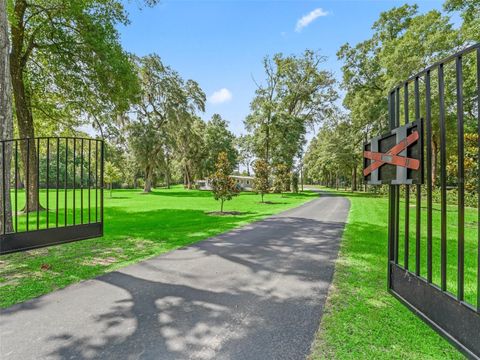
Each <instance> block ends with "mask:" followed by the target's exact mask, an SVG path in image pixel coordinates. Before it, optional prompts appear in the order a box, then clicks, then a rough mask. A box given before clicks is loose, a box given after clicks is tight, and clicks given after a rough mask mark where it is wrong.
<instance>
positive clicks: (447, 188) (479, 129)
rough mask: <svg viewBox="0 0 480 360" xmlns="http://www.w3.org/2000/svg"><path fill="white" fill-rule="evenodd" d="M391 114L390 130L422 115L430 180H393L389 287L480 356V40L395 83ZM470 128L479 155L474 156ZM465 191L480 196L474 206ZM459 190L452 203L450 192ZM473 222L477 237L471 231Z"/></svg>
mask: <svg viewBox="0 0 480 360" xmlns="http://www.w3.org/2000/svg"><path fill="white" fill-rule="evenodd" d="M467 67H468V77H467V75H466V74H467V72H466V71H465V69H466V68H467ZM472 75H473V78H472ZM412 88H413V98H412V96H411V92H412V91H411V90H412ZM410 105H413V109H411V107H409V106H410ZM411 115H413V116H414V117H415V119H411ZM389 119H390V128H391V130H393V129H396V128H398V127H399V126H403V125H405V124H408V123H410V122H411V121H413V120H414V121H417V122H420V123H421V122H422V120H423V122H424V130H422V131H424V133H423V135H424V136H423V139H424V144H425V145H424V150H425V155H426V156H425V158H424V160H422V167H425V175H426V178H425V179H424V184H421V183H420V184H416V185H408V183H407V185H390V186H389V222H388V227H389V235H388V236H389V241H388V245H389V248H388V258H389V262H388V289H389V291H390V292H391V293H392V294H393V295H394V296H396V297H397V298H398V299H399V300H401V301H402V302H403V303H404V304H405V305H407V306H408V307H409V308H410V309H412V310H413V311H414V312H415V313H416V314H418V315H419V316H420V317H421V318H422V319H423V320H424V321H426V322H427V323H428V324H429V325H431V326H432V327H433V328H434V329H435V330H437V331H438V332H439V333H440V334H442V335H443V336H445V337H446V338H447V339H448V340H449V341H451V342H452V344H454V345H455V346H456V347H457V348H458V349H459V350H461V351H462V352H463V353H464V354H465V355H467V356H468V357H470V358H474V359H480V225H479V223H480V215H479V208H480V196H479V194H480V135H479V134H480V44H476V45H474V46H471V47H469V48H467V49H465V50H463V51H461V52H459V53H457V54H455V55H452V56H450V57H448V58H446V59H444V60H442V61H440V62H438V63H436V64H434V65H432V66H430V67H428V68H427V69H425V70H424V71H422V72H420V73H418V74H416V75H415V76H413V77H411V78H410V79H408V80H407V81H405V82H404V83H402V84H401V85H399V86H397V87H396V88H395V89H393V90H392V91H391V92H390V94H389ZM466 135H468V136H469V137H470V138H469V140H468V141H469V145H468V146H469V147H468V151H470V152H472V147H473V148H474V155H475V156H474V157H473V158H472V153H469V154H468V156H469V157H468V159H467V158H466V139H467V138H466ZM475 136H476V140H474V141H475V142H474V143H473V145H472V140H471V139H472V137H473V138H474V139H475ZM436 155H438V156H439V159H437V157H436ZM406 156H407V155H406ZM472 159H473V160H472ZM435 164H438V170H437V171H436V172H434V169H435ZM466 164H467V165H468V169H467V168H466ZM472 166H473V169H474V170H473V172H472ZM452 169H453V170H452ZM467 171H468V175H469V176H470V178H468V179H466V174H467ZM452 174H453V175H452ZM472 174H473V175H472ZM472 177H473V180H472ZM434 178H435V179H438V183H439V186H438V185H436V186H434V184H433V179H434ZM466 180H468V181H469V182H468V184H469V187H468V189H467V188H466ZM472 183H473V184H474V187H473V188H472ZM466 192H467V195H468V196H470V197H472V196H476V199H477V200H476V201H475V203H476V204H473V205H472V204H471V202H470V205H469V206H470V207H471V208H469V209H468V213H467V212H466V202H465V196H466ZM413 193H414V194H413ZM437 194H439V198H440V199H439V204H438V203H437V199H434V196H436V195H437ZM412 195H413V196H412ZM454 195H455V196H456V199H455V202H454V204H452V202H448V201H447V197H449V198H450V197H453V196H454ZM434 200H435V201H434ZM412 202H414V204H412ZM475 206H476V210H475V208H474V207H475ZM413 211H415V214H413ZM474 211H476V214H477V215H476V219H475V220H476V221H472V218H471V216H472V215H471V214H472V212H474ZM452 214H453V215H452ZM467 215H468V216H469V219H470V220H469V222H466V216H467ZM436 219H438V220H439V225H440V226H439V229H438V230H437V229H436V226H434V222H435V220H436ZM422 220H423V221H424V222H422ZM452 224H453V225H455V224H456V226H452ZM449 225H450V226H451V227H450V228H449ZM467 226H468V231H469V233H468V234H470V235H471V234H472V232H473V231H476V238H472V236H470V237H469V238H466V231H465V229H466V227H467ZM452 229H455V230H452ZM437 233H438V234H437ZM436 235H439V237H437V236H436ZM413 256H414V261H411V260H412V257H413ZM473 279H474V280H475V281H474V280H473ZM466 280H467V281H466Z"/></svg>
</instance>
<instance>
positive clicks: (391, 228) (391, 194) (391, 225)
mask: <svg viewBox="0 0 480 360" xmlns="http://www.w3.org/2000/svg"><path fill="white" fill-rule="evenodd" d="M394 113H395V93H394V92H391V93H390V95H389V97H388V119H389V127H390V129H393V128H394V127H395V122H394ZM394 204H395V187H394V186H393V185H389V186H388V268H387V272H388V277H387V286H388V288H389V289H390V288H391V269H392V265H391V264H392V262H393V261H394V260H395V222H394V217H395V207H394Z"/></svg>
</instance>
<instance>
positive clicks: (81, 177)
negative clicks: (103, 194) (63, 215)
mask: <svg viewBox="0 0 480 360" xmlns="http://www.w3.org/2000/svg"><path fill="white" fill-rule="evenodd" d="M83 146H84V143H83V139H82V140H81V142H80V151H81V153H80V154H81V157H80V223H81V224H83V151H84V149H83Z"/></svg>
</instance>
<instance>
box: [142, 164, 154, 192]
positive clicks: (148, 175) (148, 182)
mask: <svg viewBox="0 0 480 360" xmlns="http://www.w3.org/2000/svg"><path fill="white" fill-rule="evenodd" d="M152 173H153V171H152V168H151V167H150V166H147V168H146V169H145V184H144V186H143V192H144V193H149V192H151V191H152Z"/></svg>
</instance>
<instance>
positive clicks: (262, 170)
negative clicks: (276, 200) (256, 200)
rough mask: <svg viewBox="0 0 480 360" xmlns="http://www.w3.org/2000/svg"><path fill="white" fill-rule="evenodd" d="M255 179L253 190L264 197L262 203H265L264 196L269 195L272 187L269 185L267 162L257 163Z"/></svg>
mask: <svg viewBox="0 0 480 360" xmlns="http://www.w3.org/2000/svg"><path fill="white" fill-rule="evenodd" d="M253 170H254V171H255V177H254V179H253V188H254V190H255V191H256V192H257V194H260V195H261V196H262V203H263V196H264V195H265V194H268V191H269V190H270V186H269V184H268V164H267V162H266V161H265V160H257V161H255V164H254V168H253Z"/></svg>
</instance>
